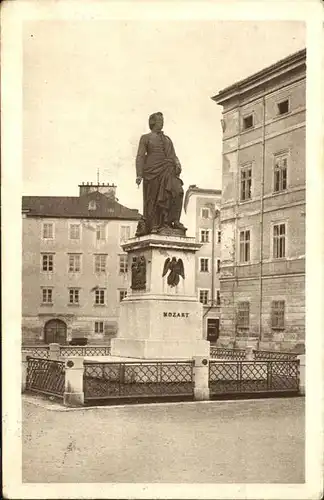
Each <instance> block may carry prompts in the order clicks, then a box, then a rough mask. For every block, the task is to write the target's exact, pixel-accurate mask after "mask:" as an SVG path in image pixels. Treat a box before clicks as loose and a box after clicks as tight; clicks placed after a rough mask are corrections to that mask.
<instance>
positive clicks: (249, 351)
mask: <svg viewBox="0 0 324 500" xmlns="http://www.w3.org/2000/svg"><path fill="white" fill-rule="evenodd" d="M245 353H246V354H245V359H246V361H254V347H253V346H251V345H247V346H246V348H245Z"/></svg>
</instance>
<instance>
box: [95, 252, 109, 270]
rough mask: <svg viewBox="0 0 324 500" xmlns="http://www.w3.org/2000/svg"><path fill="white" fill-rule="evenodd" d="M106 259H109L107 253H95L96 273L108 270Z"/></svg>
mask: <svg viewBox="0 0 324 500" xmlns="http://www.w3.org/2000/svg"><path fill="white" fill-rule="evenodd" d="M106 261H107V255H105V254H100V255H95V273H105V272H106Z"/></svg>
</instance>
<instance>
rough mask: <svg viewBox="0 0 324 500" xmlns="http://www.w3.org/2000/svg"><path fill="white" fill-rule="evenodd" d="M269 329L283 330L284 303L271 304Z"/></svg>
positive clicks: (280, 301)
mask: <svg viewBox="0 0 324 500" xmlns="http://www.w3.org/2000/svg"><path fill="white" fill-rule="evenodd" d="M271 327H272V329H273V330H284V328H285V301H284V300H274V301H273V302H272V304H271Z"/></svg>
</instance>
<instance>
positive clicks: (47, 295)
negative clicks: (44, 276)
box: [42, 288, 53, 304]
mask: <svg viewBox="0 0 324 500" xmlns="http://www.w3.org/2000/svg"><path fill="white" fill-rule="evenodd" d="M42 302H43V304H52V302H53V289H52V288H42Z"/></svg>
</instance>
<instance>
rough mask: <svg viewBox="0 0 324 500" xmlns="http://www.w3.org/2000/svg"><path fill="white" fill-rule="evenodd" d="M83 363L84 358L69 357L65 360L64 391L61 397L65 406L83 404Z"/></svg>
mask: <svg viewBox="0 0 324 500" xmlns="http://www.w3.org/2000/svg"><path fill="white" fill-rule="evenodd" d="M83 362H84V358H82V357H80V356H69V357H68V358H66V359H65V390H64V397H63V404H64V405H65V406H82V405H83V404H84V392H83V370H84V366H83Z"/></svg>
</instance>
